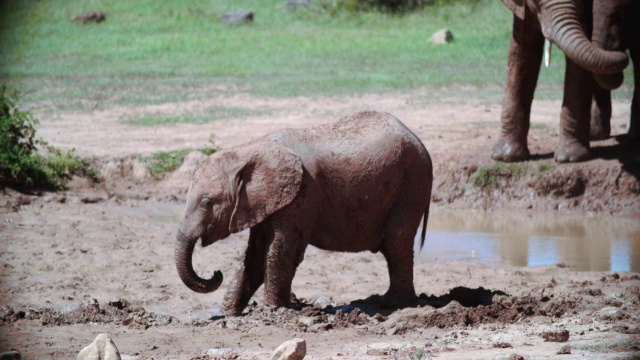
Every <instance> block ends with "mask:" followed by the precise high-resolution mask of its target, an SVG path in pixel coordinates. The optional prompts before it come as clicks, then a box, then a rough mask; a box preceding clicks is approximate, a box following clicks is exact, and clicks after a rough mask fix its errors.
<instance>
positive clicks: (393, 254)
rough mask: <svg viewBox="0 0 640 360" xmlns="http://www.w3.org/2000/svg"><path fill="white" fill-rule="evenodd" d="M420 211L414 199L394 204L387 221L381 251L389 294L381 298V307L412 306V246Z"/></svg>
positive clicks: (420, 206)
mask: <svg viewBox="0 0 640 360" xmlns="http://www.w3.org/2000/svg"><path fill="white" fill-rule="evenodd" d="M424 208H425V206H424V204H418V202H417V201H416V199H415V198H413V199H407V200H405V201H402V200H398V201H397V202H396V206H394V208H393V209H392V211H391V217H390V218H389V219H388V220H387V224H386V226H385V232H384V240H383V245H382V249H381V252H382V254H383V255H384V257H385V259H386V260H387V268H388V270H389V290H387V292H386V293H385V295H384V298H383V301H384V305H385V306H388V307H402V306H407V305H410V304H412V303H415V300H416V291H415V288H414V286H413V246H414V239H415V235H416V231H417V228H418V225H419V224H420V220H421V218H422V214H423V213H424ZM418 209H421V210H418Z"/></svg>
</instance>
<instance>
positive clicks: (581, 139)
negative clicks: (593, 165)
mask: <svg viewBox="0 0 640 360" xmlns="http://www.w3.org/2000/svg"><path fill="white" fill-rule="evenodd" d="M592 89H593V76H592V74H591V73H590V72H588V71H587V70H585V69H583V68H581V67H580V66H578V65H576V63H574V62H573V61H572V60H571V59H569V58H568V57H567V58H566V72H565V79H564V98H563V100H562V110H561V112H560V127H561V129H560V143H559V144H558V147H557V148H556V151H555V159H556V161H557V162H560V163H564V162H579V161H586V160H589V159H590V158H591V151H590V150H589V128H590V118H591V114H590V110H591V106H590V105H591V94H592Z"/></svg>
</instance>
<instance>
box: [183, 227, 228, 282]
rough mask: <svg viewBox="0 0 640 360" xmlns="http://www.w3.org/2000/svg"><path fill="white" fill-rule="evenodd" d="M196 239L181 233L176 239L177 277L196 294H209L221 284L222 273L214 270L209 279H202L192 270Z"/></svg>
mask: <svg viewBox="0 0 640 360" xmlns="http://www.w3.org/2000/svg"><path fill="white" fill-rule="evenodd" d="M197 241H198V238H188V237H187V236H185V235H184V234H183V233H182V232H179V233H178V236H177V239H176V248H175V258H176V268H177V270H178V275H179V276H180V279H182V282H183V283H184V284H185V285H187V287H188V288H189V289H191V290H193V291H195V292H198V293H210V292H212V291H215V290H217V289H218V288H219V287H220V285H221V284H222V279H223V276H222V272H220V271H218V270H216V271H215V272H214V273H213V276H212V277H211V279H203V278H201V277H200V276H198V274H196V272H195V270H193V262H192V259H193V250H194V248H195V245H196V242H197Z"/></svg>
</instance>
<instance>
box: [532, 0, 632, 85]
mask: <svg viewBox="0 0 640 360" xmlns="http://www.w3.org/2000/svg"><path fill="white" fill-rule="evenodd" d="M539 20H540V26H541V28H542V33H543V34H544V35H545V37H547V38H548V39H550V40H551V41H553V42H554V43H555V44H556V45H557V46H558V47H559V48H560V49H561V50H562V51H563V52H564V53H565V54H566V55H567V56H568V57H569V58H570V59H571V60H573V61H574V62H575V63H576V64H578V65H579V66H581V67H583V68H585V69H586V70H588V71H591V72H593V73H594V74H601V75H613V74H617V73H620V72H621V71H622V70H624V68H625V67H627V65H628V64H629V58H628V57H627V54H625V53H624V52H619V51H607V50H603V49H601V48H599V47H597V46H596V45H594V44H593V43H591V41H590V40H589V38H587V36H586V35H585V32H584V29H583V28H582V26H581V24H580V20H579V18H578V10H577V8H576V5H575V1H570V0H558V1H547V2H544V3H542V4H541V8H540V19H539Z"/></svg>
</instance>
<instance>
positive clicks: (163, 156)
mask: <svg viewBox="0 0 640 360" xmlns="http://www.w3.org/2000/svg"><path fill="white" fill-rule="evenodd" d="M196 150H197V151H200V152H202V153H204V154H205V155H211V154H213V153H215V152H216V151H218V150H220V148H219V147H218V146H217V145H216V144H215V135H214V134H211V136H210V137H209V142H208V143H207V144H206V145H205V146H203V147H201V148H198V149H196ZM192 151H194V149H191V148H184V149H177V150H171V151H159V152H157V153H154V154H153V155H151V156H150V157H143V158H142V161H143V162H144V163H145V165H146V166H147V170H149V174H151V176H153V177H154V178H156V179H161V178H162V177H163V176H164V175H165V174H166V173H168V172H172V171H174V170H176V169H177V168H178V167H179V166H180V165H182V163H183V162H184V158H185V157H186V156H187V155H188V154H189V153H190V152H192Z"/></svg>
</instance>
